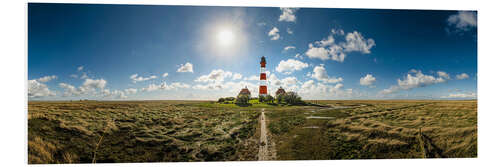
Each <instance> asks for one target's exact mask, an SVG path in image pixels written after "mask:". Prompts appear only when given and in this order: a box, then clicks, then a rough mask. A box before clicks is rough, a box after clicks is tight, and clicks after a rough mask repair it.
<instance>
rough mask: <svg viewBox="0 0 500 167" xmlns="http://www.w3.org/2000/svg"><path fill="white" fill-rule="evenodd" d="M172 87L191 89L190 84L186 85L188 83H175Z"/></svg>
mask: <svg viewBox="0 0 500 167" xmlns="http://www.w3.org/2000/svg"><path fill="white" fill-rule="evenodd" d="M170 86H171V87H172V88H173V89H178V88H184V89H187V88H190V87H191V85H189V84H186V83H181V82H174V83H171V84H170Z"/></svg>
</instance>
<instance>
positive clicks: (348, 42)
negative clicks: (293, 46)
mask: <svg viewBox="0 0 500 167" xmlns="http://www.w3.org/2000/svg"><path fill="white" fill-rule="evenodd" d="M331 33H332V34H331V35H329V36H328V37H327V38H324V39H322V40H320V41H315V42H313V43H310V44H309V49H308V50H307V51H306V53H305V55H306V56H308V57H309V58H318V59H321V60H329V59H331V60H334V61H338V62H344V59H345V58H346V57H347V55H346V53H347V52H354V51H357V52H361V53H363V54H368V53H371V51H370V49H371V48H372V47H373V46H375V41H374V40H373V39H371V38H370V39H365V38H364V37H363V36H362V35H361V33H359V32H357V31H354V32H351V33H348V34H347V35H346V36H345V41H344V42H338V43H336V42H335V38H334V35H337V36H343V35H344V31H343V30H341V29H337V30H335V29H332V31H331Z"/></svg>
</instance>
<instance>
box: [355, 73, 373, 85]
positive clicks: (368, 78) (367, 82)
mask: <svg viewBox="0 0 500 167" xmlns="http://www.w3.org/2000/svg"><path fill="white" fill-rule="evenodd" d="M376 80H377V79H376V78H375V77H374V76H373V75H371V74H366V76H365V77H361V79H359V84H361V85H363V86H370V85H373V83H374V82H375V81H376Z"/></svg>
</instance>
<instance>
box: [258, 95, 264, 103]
mask: <svg viewBox="0 0 500 167" xmlns="http://www.w3.org/2000/svg"><path fill="white" fill-rule="evenodd" d="M264 99H265V97H264V96H262V95H259V102H261V103H262V102H264Z"/></svg>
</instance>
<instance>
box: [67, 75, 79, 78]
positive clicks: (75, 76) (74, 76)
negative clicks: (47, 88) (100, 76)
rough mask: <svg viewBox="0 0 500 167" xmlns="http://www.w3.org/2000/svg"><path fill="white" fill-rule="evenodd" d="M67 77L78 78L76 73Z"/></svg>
mask: <svg viewBox="0 0 500 167" xmlns="http://www.w3.org/2000/svg"><path fill="white" fill-rule="evenodd" d="M69 77H71V78H78V75H76V74H71V75H70V76H69Z"/></svg>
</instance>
